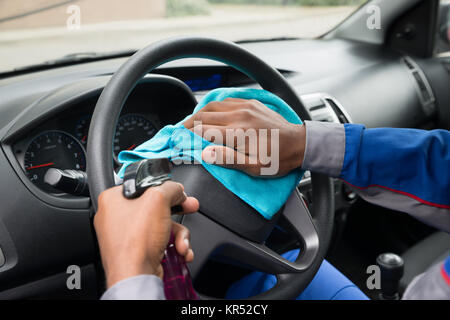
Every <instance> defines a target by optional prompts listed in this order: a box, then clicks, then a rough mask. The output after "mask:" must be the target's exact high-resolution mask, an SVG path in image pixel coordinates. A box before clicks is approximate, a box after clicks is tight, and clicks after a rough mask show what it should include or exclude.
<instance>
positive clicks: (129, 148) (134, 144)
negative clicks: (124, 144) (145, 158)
mask: <svg viewBox="0 0 450 320" xmlns="http://www.w3.org/2000/svg"><path fill="white" fill-rule="evenodd" d="M134 147H136V145H135V144H133V145H132V146H131V147H129V148H128V149H127V150H131V149H133V148H134Z"/></svg>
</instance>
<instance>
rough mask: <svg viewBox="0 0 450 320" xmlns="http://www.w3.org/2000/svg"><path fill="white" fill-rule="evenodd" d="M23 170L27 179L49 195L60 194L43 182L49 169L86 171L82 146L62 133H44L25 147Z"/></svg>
mask: <svg viewBox="0 0 450 320" xmlns="http://www.w3.org/2000/svg"><path fill="white" fill-rule="evenodd" d="M24 168H25V172H26V174H27V176H28V178H29V179H30V180H31V181H32V182H33V183H34V184H35V185H37V186H38V187H39V188H41V189H42V190H44V191H47V192H50V193H61V192H60V191H58V190H56V189H54V188H52V187H51V186H49V185H48V184H46V183H45V182H44V176H45V173H46V172H47V170H48V169H49V168H58V169H62V170H65V169H74V170H82V171H84V170H86V155H85V152H84V149H83V147H82V145H81V144H80V143H79V142H78V141H77V140H76V139H75V138H74V137H72V136H71V135H69V134H67V133H65V132H62V131H56V130H54V131H45V132H43V133H41V134H40V135H38V136H37V137H35V138H34V139H33V140H32V141H31V142H30V144H29V145H28V147H27V150H26V152H25V156H24Z"/></svg>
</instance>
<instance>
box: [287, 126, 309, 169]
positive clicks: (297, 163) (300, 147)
mask: <svg viewBox="0 0 450 320" xmlns="http://www.w3.org/2000/svg"><path fill="white" fill-rule="evenodd" d="M305 146H306V128H305V125H304V124H301V125H294V129H293V138H292V142H291V145H290V146H289V148H291V150H292V153H291V155H290V159H289V163H290V164H291V165H290V167H291V170H293V169H297V168H300V167H301V166H302V163H303V158H304V156H305Z"/></svg>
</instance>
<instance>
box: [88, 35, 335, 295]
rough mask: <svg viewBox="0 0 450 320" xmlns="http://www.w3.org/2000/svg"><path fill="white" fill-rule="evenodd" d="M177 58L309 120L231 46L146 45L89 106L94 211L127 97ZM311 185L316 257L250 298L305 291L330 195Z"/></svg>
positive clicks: (107, 182) (267, 74)
mask: <svg viewBox="0 0 450 320" xmlns="http://www.w3.org/2000/svg"><path fill="white" fill-rule="evenodd" d="M181 58H206V59H211V60H215V61H219V62H222V63H225V64H227V65H229V66H232V67H234V68H236V69H237V70H239V71H241V72H243V73H244V74H246V75H247V76H249V77H250V78H252V79H253V80H255V81H256V82H258V83H259V84H260V85H261V87H262V88H264V89H266V90H268V91H271V92H273V93H274V94H276V95H278V96H280V97H281V98H282V99H283V100H284V101H285V102H286V103H287V104H289V105H290V106H291V107H292V108H293V110H294V111H295V112H297V114H298V115H299V116H300V117H301V119H303V120H309V119H310V116H309V113H308V111H307V109H306V108H305V106H304V105H303V103H302V102H301V100H300V98H299V97H298V96H297V94H296V93H295V91H294V89H293V88H292V87H291V86H290V85H289V83H288V82H287V81H286V79H285V78H284V77H283V75H281V74H280V72H278V71H277V70H276V69H274V68H272V67H270V66H269V65H268V64H266V63H265V62H264V61H262V60H261V59H259V58H258V57H256V56H254V55H253V54H251V53H250V52H248V51H246V50H245V49H243V48H241V47H240V46H238V45H236V44H234V43H231V42H226V41H221V40H216V39H209V38H197V37H182V38H172V39H168V40H163V41H160V42H157V43H154V44H152V45H149V46H147V47H145V48H144V49H142V50H140V51H138V52H137V53H136V54H134V55H133V56H132V57H131V58H130V59H129V60H128V61H127V62H126V63H124V64H123V65H122V66H121V67H120V68H119V69H118V71H117V72H116V73H115V74H114V75H113V77H112V78H111V80H110V81H109V82H108V84H107V85H106V87H105V88H104V90H103V92H102V94H101V95H100V98H99V100H98V102H97V105H96V107H95V110H94V114H93V117H92V120H91V124H90V128H89V140H88V146H87V154H88V157H87V159H88V162H87V173H88V176H89V190H90V195H91V201H92V204H93V206H94V209H96V208H97V199H98V196H99V195H100V193H101V192H102V191H104V190H106V189H108V188H110V187H113V186H114V185H115V183H114V175H113V160H112V156H111V154H112V145H113V138H114V133H115V132H114V130H115V126H116V123H117V121H118V118H119V115H120V112H121V109H122V107H123V105H124V103H125V101H126V99H127V97H128V95H129V94H130V92H131V91H132V90H133V89H134V87H135V86H136V84H137V83H138V82H139V80H140V79H142V78H143V77H144V76H145V75H146V74H148V73H149V72H151V71H152V70H154V69H155V68H157V67H158V66H160V65H162V64H164V63H167V62H170V61H173V60H177V59H181ZM312 185H313V190H314V192H313V202H314V218H313V220H314V225H315V228H316V229H317V233H318V238H319V243H320V246H319V248H318V252H317V255H315V258H314V260H313V261H312V263H311V264H310V265H309V266H308V268H307V269H306V270H303V271H302V272H301V273H297V274H295V273H285V274H277V279H278V281H277V285H276V286H275V287H274V288H272V289H270V290H269V291H267V292H264V293H262V294H260V295H258V296H255V297H253V298H257V299H260V298H261V299H262V298H265V299H291V298H295V297H296V296H297V295H298V294H299V293H300V292H301V291H303V289H304V288H306V286H307V285H308V284H309V282H310V281H311V280H312V278H313V277H314V275H315V274H316V272H317V270H318V268H319V267H320V264H321V263H322V261H323V258H324V256H325V253H326V250H327V248H328V245H329V242H330V238H331V233H332V228H333V220H334V216H333V215H334V200H333V199H334V198H333V194H334V192H333V186H332V183H331V181H330V179H329V178H328V177H325V176H322V175H319V174H315V173H313V174H312ZM299 258H300V256H299ZM299 258H298V259H299Z"/></svg>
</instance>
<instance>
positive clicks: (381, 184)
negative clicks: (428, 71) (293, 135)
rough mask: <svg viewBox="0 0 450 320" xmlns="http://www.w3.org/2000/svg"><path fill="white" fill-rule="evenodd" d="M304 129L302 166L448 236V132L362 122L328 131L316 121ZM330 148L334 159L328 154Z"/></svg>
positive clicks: (449, 198)
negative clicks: (371, 126)
mask: <svg viewBox="0 0 450 320" xmlns="http://www.w3.org/2000/svg"><path fill="white" fill-rule="evenodd" d="M308 127H309V128H308ZM306 128H307V130H306V136H307V142H306V151H305V158H304V163H303V168H305V167H308V169H311V170H313V171H314V170H315V169H319V171H321V172H325V173H331V174H332V175H333V176H335V177H339V178H341V179H343V180H344V181H345V182H346V183H348V184H349V185H350V186H352V187H353V189H354V190H356V191H357V192H358V194H360V195H361V196H362V197H363V198H364V199H366V200H367V201H369V202H372V203H375V204H377V205H380V206H384V207H387V208H390V209H394V210H398V211H402V212H406V213H409V214H411V215H412V216H414V217H416V218H417V219H420V220H421V221H423V222H425V223H427V224H430V225H432V226H434V227H436V228H438V229H442V230H445V231H447V232H450V132H449V131H447V130H432V131H426V130H417V129H394V128H379V129H366V128H365V127H364V126H363V125H358V124H345V125H339V124H327V127H326V128H325V127H324V125H323V124H318V123H315V122H307V123H306ZM330 150H332V151H333V153H334V154H335V155H334V156H333V158H330V157H329V156H326V155H325V153H327V152H329V151H330ZM318 159H319V160H318ZM321 159H325V160H326V161H324V160H321ZM324 168H326V169H328V170H324ZM327 171H328V172H327Z"/></svg>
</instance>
